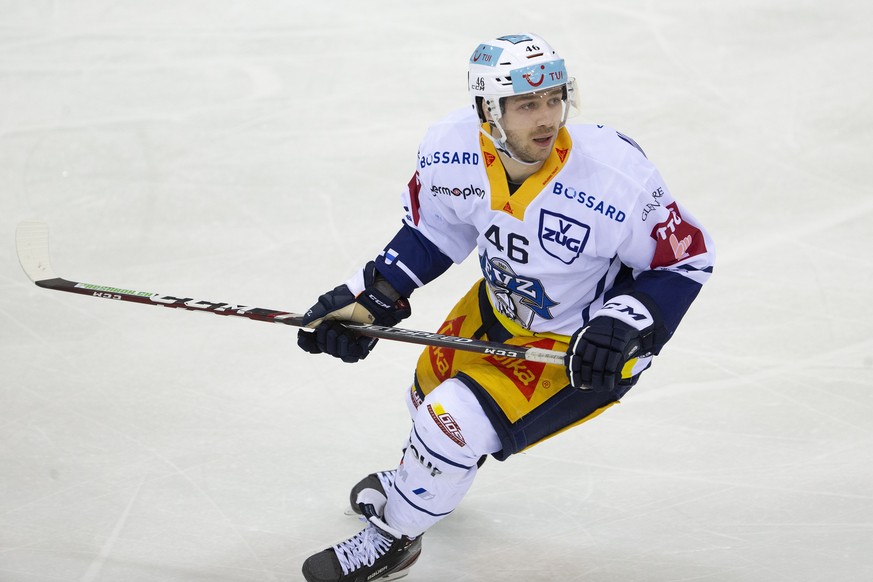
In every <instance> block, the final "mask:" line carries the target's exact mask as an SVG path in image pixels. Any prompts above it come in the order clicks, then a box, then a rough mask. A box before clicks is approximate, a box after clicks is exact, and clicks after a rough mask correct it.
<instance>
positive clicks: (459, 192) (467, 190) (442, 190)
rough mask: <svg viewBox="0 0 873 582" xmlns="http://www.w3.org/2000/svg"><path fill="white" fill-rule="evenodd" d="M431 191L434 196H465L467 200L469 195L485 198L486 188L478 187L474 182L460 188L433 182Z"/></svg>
mask: <svg viewBox="0 0 873 582" xmlns="http://www.w3.org/2000/svg"><path fill="white" fill-rule="evenodd" d="M430 192H431V194H433V195H434V196H436V195H438V194H442V195H443V196H456V197H458V198H463V199H464V200H466V199H467V198H468V197H469V196H475V197H477V198H485V190H483V189H482V188H477V187H476V186H473V185H472V184H470V185H469V186H465V187H463V188H458V187H457V186H455V187H454V188H449V187H448V186H437V185H436V184H433V185H432V186H431V187H430Z"/></svg>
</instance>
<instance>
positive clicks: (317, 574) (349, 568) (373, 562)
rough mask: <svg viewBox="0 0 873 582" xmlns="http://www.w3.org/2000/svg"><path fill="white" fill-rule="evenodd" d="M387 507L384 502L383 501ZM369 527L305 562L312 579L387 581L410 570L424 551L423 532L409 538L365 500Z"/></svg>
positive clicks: (321, 581)
mask: <svg viewBox="0 0 873 582" xmlns="http://www.w3.org/2000/svg"><path fill="white" fill-rule="evenodd" d="M383 507H384V505H383ZM359 511H361V512H362V513H363V515H364V517H365V518H366V523H367V525H366V527H365V528H364V529H363V530H361V531H360V532H358V533H357V534H356V535H354V536H352V537H351V538H349V539H347V540H345V541H344V542H340V543H338V544H336V545H335V546H332V547H330V548H327V549H326V550H323V551H321V552H319V553H317V554H315V555H313V556H310V557H309V558H307V560H306V561H305V562H303V577H304V578H306V580H307V581H308V582H370V581H378V582H387V581H388V580H396V579H397V578H402V577H403V576H406V575H407V574H408V573H409V569H410V568H411V567H412V565H413V564H415V561H416V560H417V559H418V556H419V555H420V554H421V536H418V537H417V538H408V537H406V536H404V535H402V534H401V533H400V532H398V531H396V530H394V529H393V528H391V527H390V526H388V524H386V523H385V522H384V521H383V520H382V518H381V517H379V516H378V515H376V514H375V510H374V506H373V504H370V503H361V504H360V508H359Z"/></svg>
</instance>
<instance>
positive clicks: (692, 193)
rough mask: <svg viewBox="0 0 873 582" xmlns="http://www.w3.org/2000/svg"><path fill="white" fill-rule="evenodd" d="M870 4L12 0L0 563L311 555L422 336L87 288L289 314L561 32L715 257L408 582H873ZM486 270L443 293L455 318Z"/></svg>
mask: <svg viewBox="0 0 873 582" xmlns="http://www.w3.org/2000/svg"><path fill="white" fill-rule="evenodd" d="M871 15H873V8H871V5H870V4H869V2H863V1H861V0H832V1H830V2H822V1H818V0H817V1H810V0H754V1H753V0H731V1H727V0H709V1H704V0H663V1H658V2H655V1H643V0H628V1H616V2H607V1H605V0H600V1H592V2H587V1H579V2H554V3H551V4H548V3H537V2H520V1H515V0H510V1H505V2H489V3H485V2H469V1H463V2H462V1H455V0H452V1H446V2H409V1H407V2H400V1H389V0H374V1H369V2H351V1H345V2H330V1H327V2H298V1H296V0H289V1H284V2H280V1H276V0H263V1H259V2H241V1H231V0H151V1H148V2H132V1H128V2H118V1H109V0H75V1H74V0H69V1H67V0H64V1H49V0H0V581H2V582H55V581H76V582H116V581H119V582H145V581H149V582H151V581H155V582H157V581H160V582H188V581H210V582H261V581H266V582H273V581H285V580H300V579H301V577H300V574H299V571H300V564H301V563H302V561H303V560H304V559H305V558H306V557H307V556H308V555H310V554H311V553H313V552H315V551H318V550H320V549H322V548H324V547H326V546H327V545H329V544H331V543H334V542H337V541H339V540H341V539H343V538H345V537H347V536H349V535H351V534H353V533H354V532H356V531H357V529H358V525H359V524H358V523H357V522H356V521H355V520H354V519H353V518H350V517H347V516H345V515H343V509H344V507H345V504H346V496H347V491H348V488H349V487H350V485H352V484H353V483H354V482H355V481H356V480H357V479H358V478H359V477H361V476H363V475H364V474H366V473H368V472H370V471H372V470H376V469H383V468H388V467H391V466H393V465H394V464H395V463H396V461H397V460H398V457H399V447H400V445H401V444H402V441H403V439H404V437H405V435H406V432H407V429H408V419H407V417H406V411H405V408H404V405H403V402H402V394H403V391H404V390H405V388H406V386H408V383H409V381H410V378H411V371H412V366H413V364H414V361H415V359H416V357H417V354H418V352H419V349H418V348H416V347H413V346H409V345H404V344H397V343H391V342H387V341H382V342H381V343H380V345H379V346H378V348H377V349H376V350H375V351H374V352H373V354H372V355H371V357H370V358H369V359H367V360H366V361H365V362H362V363H360V364H357V365H354V366H352V365H345V364H342V363H340V362H338V361H335V360H332V359H330V358H327V357H314V356H308V355H306V354H304V353H303V352H301V351H299V350H298V349H297V347H296V337H295V333H294V330H293V329H289V328H286V327H284V326H277V325H273V326H270V325H266V324H262V323H256V322H250V321H246V320H229V319H223V318H219V317H215V316H211V315H210V316H207V315H198V314H193V313H190V312H183V311H179V310H167V309H157V308H151V307H149V308H146V307H141V306H138V305H133V304H129V303H114V302H110V301H98V300H96V299H91V298H87V297H82V296H76V295H70V294H63V293H56V292H51V291H46V290H42V289H39V288H37V287H35V286H34V285H32V284H31V283H30V282H29V281H28V280H27V278H26V277H25V275H24V273H23V272H22V271H21V269H20V268H19V266H18V264H17V259H16V256H15V249H14V230H15V226H16V225H17V223H18V222H19V221H22V220H28V219H40V220H43V221H45V222H47V223H48V224H49V225H50V226H51V229H52V243H53V259H54V265H55V269H56V271H57V272H58V273H59V274H60V275H61V276H67V277H70V278H75V279H79V280H84V281H87V282H90V283H96V284H105V285H110V286H118V287H125V288H129V289H136V290H142V291H152V292H159V293H168V294H186V295H187V296H192V297H198V298H202V299H208V300H214V301H220V300H221V301H236V302H241V303H245V304H249V305H258V306H262V307H269V308H274V309H284V310H290V311H300V310H304V309H306V308H307V307H309V305H310V304H311V303H312V302H313V301H314V299H315V298H316V296H317V295H318V294H319V293H321V292H323V291H325V290H326V289H328V288H331V287H333V286H334V285H336V284H337V283H339V282H340V281H342V280H344V279H345V278H346V277H347V276H348V275H349V274H351V272H352V271H353V270H354V269H355V268H357V267H358V266H360V265H361V264H362V263H363V262H365V261H366V260H368V259H369V258H371V257H372V256H374V254H375V253H377V252H378V251H379V250H380V249H381V247H382V245H383V244H384V243H385V242H387V240H389V238H390V237H391V236H392V235H393V233H394V232H395V231H396V229H397V228H398V227H399V226H400V219H401V216H402V211H401V209H400V207H399V193H400V190H401V188H402V187H403V185H404V184H406V182H407V181H408V179H409V177H410V175H411V173H412V171H413V169H414V164H415V154H416V146H417V143H418V140H419V138H420V137H421V135H422V134H423V132H424V130H425V128H426V126H427V125H428V124H429V123H430V122H432V121H434V120H436V119H437V118H438V117H439V116H441V115H443V114H444V113H447V112H449V111H451V110H453V109H455V108H457V107H460V106H464V105H465V104H466V103H467V95H466V88H465V86H466V79H465V75H466V62H467V58H468V55H469V54H470V52H471V51H472V50H473V48H474V47H475V46H476V45H477V44H478V43H479V42H481V41H482V40H485V39H487V38H489V37H493V36H497V35H500V34H506V33H516V32H523V31H534V32H538V33H539V34H542V35H543V36H545V37H546V38H547V39H549V40H550V41H551V42H552V43H553V44H554V45H555V46H556V47H557V48H558V50H559V51H560V52H561V53H562V56H564V57H565V58H566V59H567V62H568V67H569V68H570V69H571V74H574V75H575V76H576V77H577V78H578V80H579V83H580V86H581V89H582V103H583V113H582V115H581V116H580V117H579V118H577V119H576V120H574V121H575V122H585V123H604V124H608V125H611V126H614V127H616V128H618V129H619V130H621V131H622V132H623V133H626V134H628V135H630V136H632V137H633V138H635V139H636V141H638V142H639V143H640V144H641V145H642V146H643V148H644V149H645V150H646V152H647V154H648V155H649V157H650V158H651V159H652V160H653V161H654V162H655V163H656V164H657V165H658V167H659V168H660V169H661V171H662V173H663V175H664V176H665V179H666V181H667V184H668V185H669V187H670V188H671V190H672V191H673V193H674V194H675V195H676V196H677V197H679V198H680V199H681V200H682V201H683V203H684V204H686V205H687V206H688V207H689V208H690V209H691V210H692V211H693V212H694V213H695V214H696V215H697V216H698V218H699V219H700V220H701V221H702V222H703V223H704V224H705V225H706V226H707V227H708V228H709V229H710V231H711V232H712V234H713V236H714V238H715V240H716V242H717V248H718V261H717V265H716V270H715V274H714V276H713V278H712V279H711V281H710V283H709V284H708V286H707V287H705V288H704V290H703V292H702V293H701V295H700V298H699V299H698V301H697V302H696V303H695V304H694V305H693V306H692V308H691V310H690V312H689V314H688V316H687V317H686V319H685V321H684V322H683V325H682V326H681V327H680V329H679V331H678V333H677V334H676V336H675V338H674V339H673V340H672V342H671V343H670V344H669V345H668V346H667V348H666V349H665V350H664V352H663V353H662V355H661V356H660V357H659V358H658V359H657V360H656V362H655V366H654V368H653V369H652V370H650V371H649V372H647V373H646V374H645V375H644V377H643V380H642V382H641V383H640V385H639V386H638V387H637V388H635V389H634V390H633V391H632V392H631V393H630V394H629V395H628V396H627V397H626V398H625V400H624V402H623V403H622V404H621V405H620V406H617V407H614V408H613V409H611V410H610V411H609V412H607V413H606V414H604V415H603V416H601V417H599V418H597V419H596V420H594V421H592V422H590V423H588V424H586V425H583V426H582V427H580V428H577V429H575V430H573V431H570V432H567V433H565V434H563V435H561V436H559V437H557V438H554V439H552V440H550V441H548V442H546V443H544V444H542V445H540V446H537V447H535V448H534V449H532V450H530V451H529V452H527V453H525V454H522V455H518V456H516V457H515V458H512V459H511V460H509V461H507V462H505V463H499V462H495V461H493V460H492V461H489V462H488V463H487V464H486V465H485V467H484V468H483V470H482V471H481V472H480V474H479V477H478V479H477V482H476V483H475V484H474V486H473V489H472V491H471V492H470V494H469V496H468V497H467V498H466V499H465V500H464V502H463V503H462V505H461V507H460V508H459V509H458V510H457V511H456V512H455V514H454V515H452V516H451V517H449V518H448V519H446V520H445V521H443V522H442V523H440V524H439V525H438V526H436V527H435V528H434V529H433V530H431V531H430V532H428V533H427V534H426V536H425V539H424V553H423V554H422V557H421V559H420V561H419V563H418V565H417V566H416V567H415V568H414V569H413V570H412V573H411V574H410V576H409V578H408V580H410V582H414V581H425V580H428V581H431V580H453V581H455V582H468V581H469V582H472V581H477V582H478V581H497V580H500V581H513V582H539V581H553V580H561V581H570V580H572V581H585V582H618V581H621V582H630V581H635V582H636V581H639V582H679V581H683V582H684V581H705V582H755V581H766V582H801V581H803V582H813V581H837V582H844V581H845V582H849V581H851V582H855V581H866V580H871V579H873V374H871V370H873V353H871V352H873V341H871V332H870V330H871V327H873V315H871V309H870V305H871V301H873V275H871V271H873V258H871V250H873V244H871V243H873V226H871V219H873V193H871V188H870V185H869V181H868V180H869V169H868V168H869V164H870V160H869V158H870V155H871V153H873V97H871V95H873V75H871V69H870V54H871V51H873V18H871ZM476 274H477V269H476V265H475V260H473V261H469V262H468V263H466V264H464V265H462V266H460V267H455V268H453V269H452V270H451V271H450V272H449V273H448V274H446V275H445V276H444V277H443V278H442V279H440V280H438V281H436V282H435V283H433V284H432V285H431V286H430V287H428V288H425V289H422V290H420V291H418V292H416V294H414V295H413V297H412V306H413V316H412V318H410V319H409V320H407V321H405V322H404V325H405V326H406V327H412V328H418V329H433V328H434V326H436V325H438V324H439V323H440V321H442V320H441V318H442V316H443V315H444V314H445V312H446V311H447V309H448V308H449V307H450V306H451V305H452V304H453V302H454V300H455V299H456V298H457V297H458V296H459V295H460V294H461V293H462V292H463V291H465V290H466V289H467V288H468V286H469V285H470V284H471V282H472V280H473V278H474V277H476Z"/></svg>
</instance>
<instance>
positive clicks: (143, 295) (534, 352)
mask: <svg viewBox="0 0 873 582" xmlns="http://www.w3.org/2000/svg"><path fill="white" fill-rule="evenodd" d="M15 244H16V248H17V250H18V261H19V262H20V263H21V267H22V268H23V269H24V272H25V273H27V276H28V277H30V280H31V281H33V282H34V283H36V285H38V286H39V287H43V288H45V289H52V290H55V291H66V292H68V293H78V294H80V295H90V296H91V297H99V298H102V299H114V300H117V301H129V302H131V303H140V304H142V305H162V306H164V307H174V308H179V309H186V310H188V311H201V312H207V313H214V314H216V315H225V316H234V317H245V318H247V319H253V320H255V321H266V322H268V323H284V324H285V325H291V326H295V327H302V326H303V316H302V315H300V314H297V313H289V312H287V311H276V310H274V309H266V308H263V307H247V306H245V305H239V304H236V303H226V302H222V301H216V302H213V301H204V300H200V299H195V298H193V297H176V296H173V295H163V294H161V293H151V292H147V291H134V290H131V289H121V288H118V287H108V286H105V285H93V284H91V283H82V282H78V281H70V280H67V279H62V278H61V277H58V276H57V275H55V273H54V271H53V270H52V266H51V261H50V257H49V229H48V226H47V225H45V224H43V223H41V222H22V223H21V224H19V225H18V228H17V229H16V231H15ZM344 325H345V326H346V327H348V328H349V329H353V330H355V331H356V332H358V333H360V334H361V335H365V336H368V337H375V338H382V339H388V340H395V341H401V342H406V343H412V344H419V345H424V346H433V347H442V348H451V349H455V350H462V351H467V352H475V353H479V354H489V355H493V356H500V357H505V358H515V359H519V360H529V361H531V362H542V363H545V364H559V365H564V352H560V351H557V350H546V349H543V348H536V347H522V346H513V345H509V344H502V343H496V342H488V341H482V340H475V339H471V338H465V337H455V336H450V335H443V334H439V333H431V332H427V331H416V330H412V329H403V328H399V327H385V326H381V325H369V324H364V323H344Z"/></svg>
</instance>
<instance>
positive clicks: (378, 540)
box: [334, 523, 394, 574]
mask: <svg viewBox="0 0 873 582" xmlns="http://www.w3.org/2000/svg"><path fill="white" fill-rule="evenodd" d="M393 541H394V540H393V539H392V538H390V537H388V536H386V535H385V534H383V533H382V532H380V531H379V530H378V529H377V528H376V527H375V526H374V525H373V524H371V523H368V524H367V527H366V528H364V529H363V530H361V531H360V532H359V533H358V534H357V535H356V536H354V537H352V538H349V539H347V540H346V541H344V542H342V543H340V544H338V545H336V546H334V549H335V551H336V557H337V559H338V560H339V563H340V566H341V567H342V569H343V574H348V573H349V572H352V571H354V570H357V569H358V568H360V567H362V566H372V565H373V563H374V562H375V561H376V559H377V558H380V557H382V556H384V555H385V554H386V553H387V552H388V550H389V549H390V548H391V543H392V542H393Z"/></svg>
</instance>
